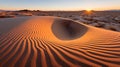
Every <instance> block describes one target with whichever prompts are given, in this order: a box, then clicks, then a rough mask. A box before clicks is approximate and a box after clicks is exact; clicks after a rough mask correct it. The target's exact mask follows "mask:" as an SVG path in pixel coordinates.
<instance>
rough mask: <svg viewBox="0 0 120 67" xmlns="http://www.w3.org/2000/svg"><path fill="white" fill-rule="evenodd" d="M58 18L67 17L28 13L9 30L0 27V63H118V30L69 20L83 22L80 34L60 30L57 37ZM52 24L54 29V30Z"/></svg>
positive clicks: (18, 66)
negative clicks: (41, 15) (75, 34)
mask: <svg viewBox="0 0 120 67" xmlns="http://www.w3.org/2000/svg"><path fill="white" fill-rule="evenodd" d="M13 20H14V21H16V19H15V18H13ZM17 20H24V19H22V18H17ZM58 20H60V21H61V20H67V21H68V19H63V18H58V17H31V18H29V19H28V20H25V21H18V22H22V23H21V24H20V25H17V27H14V28H12V29H11V30H9V31H8V32H4V31H2V32H4V33H5V34H2V35H1V36H0V67H69V66H71V67H80V66H82V67H90V66H93V67H101V66H109V67H119V66H120V33H118V32H113V31H108V30H103V29H99V28H95V27H91V26H88V25H85V24H81V23H79V22H76V21H72V20H69V21H72V23H73V22H74V23H79V25H80V26H81V25H82V26H83V27H82V28H83V29H82V31H83V32H82V34H81V31H80V32H78V31H75V33H76V32H77V33H79V34H78V35H77V36H76V37H74V34H73V36H72V38H71V36H66V35H68V34H69V33H68V32H67V33H64V32H63V33H62V34H63V36H62V37H58V36H60V35H58V36H57V35H56V33H55V32H56V31H58V32H59V30H61V31H63V30H64V29H61V27H60V28H59V29H57V27H58V26H56V25H55V26H53V24H54V23H56V22H57V21H58ZM0 21H1V20H0ZM4 22H6V23H7V22H8V23H9V22H12V20H11V19H9V20H4ZM18 22H16V23H18ZM8 26H9V25H8ZM72 27H73V28H72V29H74V27H77V28H79V26H72ZM54 28H56V29H57V30H56V31H55V30H54V31H53V29H54ZM69 28H70V27H69ZM80 28H81V27H80ZM75 29H76V28H75ZM66 30H68V29H66ZM72 32H73V31H72ZM63 37H64V38H63Z"/></svg>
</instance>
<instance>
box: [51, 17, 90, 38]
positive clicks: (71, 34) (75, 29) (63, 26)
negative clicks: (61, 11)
mask: <svg viewBox="0 0 120 67" xmlns="http://www.w3.org/2000/svg"><path fill="white" fill-rule="evenodd" d="M87 29H88V28H87V27H86V26H84V25H82V24H80V23H78V22H75V21H73V20H69V19H55V20H54V22H53V24H52V32H53V34H54V35H55V36H56V37H57V38H59V39H60V40H74V39H77V38H80V37H81V36H83V35H84V34H85V33H86V32H87Z"/></svg>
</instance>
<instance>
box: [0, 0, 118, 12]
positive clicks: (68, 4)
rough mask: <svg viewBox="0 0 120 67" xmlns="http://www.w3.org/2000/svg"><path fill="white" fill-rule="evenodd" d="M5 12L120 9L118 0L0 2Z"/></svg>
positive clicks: (18, 0) (0, 0)
mask: <svg viewBox="0 0 120 67" xmlns="http://www.w3.org/2000/svg"><path fill="white" fill-rule="evenodd" d="M0 9H6V10H19V9H31V10H88V9H92V10H111V9H120V0H0Z"/></svg>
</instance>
